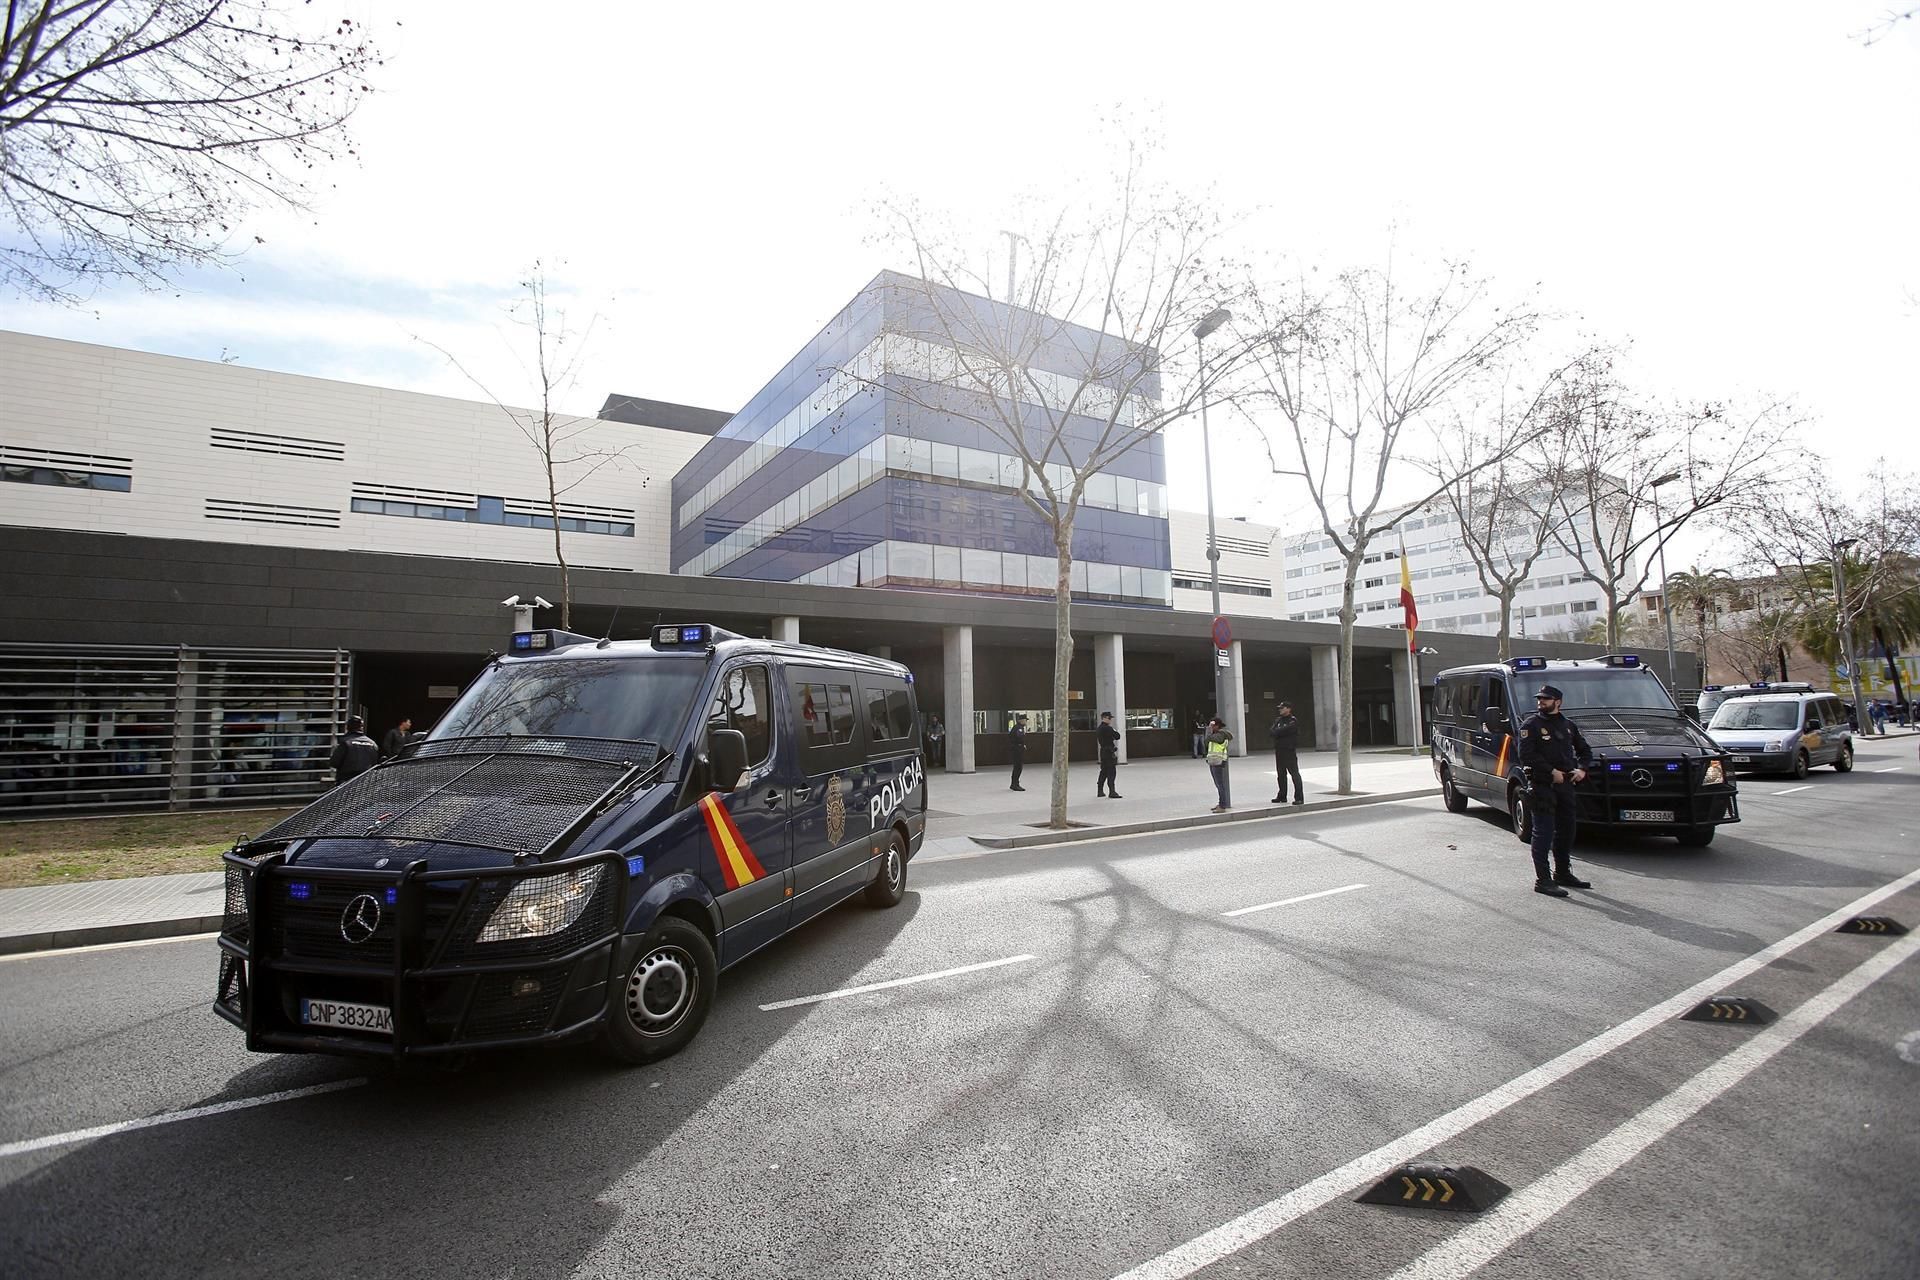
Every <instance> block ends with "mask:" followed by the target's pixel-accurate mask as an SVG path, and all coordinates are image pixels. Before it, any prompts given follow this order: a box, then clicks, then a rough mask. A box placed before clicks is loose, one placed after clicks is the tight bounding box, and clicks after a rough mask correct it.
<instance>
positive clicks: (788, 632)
mask: <svg viewBox="0 0 1920 1280" xmlns="http://www.w3.org/2000/svg"><path fill="white" fill-rule="evenodd" d="M773 638H774V639H775V640H779V641H782V642H783V643H786V644H799V643H800V619H798V618H794V617H779V618H775V619H774V620H773Z"/></svg>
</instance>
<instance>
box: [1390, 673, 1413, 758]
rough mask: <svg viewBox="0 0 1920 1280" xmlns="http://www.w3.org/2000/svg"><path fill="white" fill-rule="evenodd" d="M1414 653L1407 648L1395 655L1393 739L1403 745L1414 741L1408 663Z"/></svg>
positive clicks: (1410, 744)
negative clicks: (1408, 685) (1408, 686)
mask: <svg viewBox="0 0 1920 1280" xmlns="http://www.w3.org/2000/svg"><path fill="white" fill-rule="evenodd" d="M1412 660H1413V655H1412V654H1410V653H1408V652H1407V651H1406V650H1405V649H1400V650H1397V651H1395V653H1394V655H1393V740H1394V741H1395V742H1397V743H1399V744H1400V745H1401V746H1403V747H1411V746H1413V745H1414V742H1413V691H1412V690H1411V689H1409V688H1407V676H1408V673H1409V670H1410V669H1409V667H1408V663H1410V662H1411V661H1412Z"/></svg>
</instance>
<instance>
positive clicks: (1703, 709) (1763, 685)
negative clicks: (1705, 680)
mask: <svg viewBox="0 0 1920 1280" xmlns="http://www.w3.org/2000/svg"><path fill="white" fill-rule="evenodd" d="M1812 692H1814V688H1813V686H1812V685H1810V684H1806V683H1803V682H1801V681H1798V680H1778V681H1774V682H1772V683H1769V682H1767V681H1765V680H1756V681H1754V682H1753V683H1752V684H1710V685H1708V686H1706V687H1705V688H1703V689H1702V690H1700V696H1699V697H1697V698H1695V699H1694V703H1693V705H1694V709H1695V710H1696V711H1698V712H1699V713H1700V723H1701V724H1707V723H1710V722H1711V721H1712V720H1713V713H1714V712H1716V711H1718V710H1719V709H1720V705H1721V704H1722V703H1724V702H1726V701H1727V700H1728V699H1731V698H1744V697H1746V696H1747V695H1749V694H1755V693H1812Z"/></svg>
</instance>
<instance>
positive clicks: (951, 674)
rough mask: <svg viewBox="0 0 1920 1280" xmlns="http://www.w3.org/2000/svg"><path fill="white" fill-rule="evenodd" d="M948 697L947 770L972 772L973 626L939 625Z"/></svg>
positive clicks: (949, 771) (950, 771) (951, 771)
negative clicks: (940, 626)
mask: <svg viewBox="0 0 1920 1280" xmlns="http://www.w3.org/2000/svg"><path fill="white" fill-rule="evenodd" d="M940 641H941V645H942V647H943V649H944V656H945V661H944V663H943V664H942V665H943V666H944V667H945V674H946V697H947V772H948V773H972V772H973V771H974V765H973V761H974V751H973V628H972V627H942V628H941V629H940Z"/></svg>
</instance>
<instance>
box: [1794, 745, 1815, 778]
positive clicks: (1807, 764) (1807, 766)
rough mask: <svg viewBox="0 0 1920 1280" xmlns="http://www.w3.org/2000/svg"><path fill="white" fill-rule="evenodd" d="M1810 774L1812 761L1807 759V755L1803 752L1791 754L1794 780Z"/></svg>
mask: <svg viewBox="0 0 1920 1280" xmlns="http://www.w3.org/2000/svg"><path fill="white" fill-rule="evenodd" d="M1812 772H1813V761H1812V760H1811V759H1810V758H1808V756H1807V753H1806V752H1804V751H1796V752H1794V753H1793V776H1794V777H1796V778H1804V777H1806V776H1807V775H1808V774H1809V773H1812Z"/></svg>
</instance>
